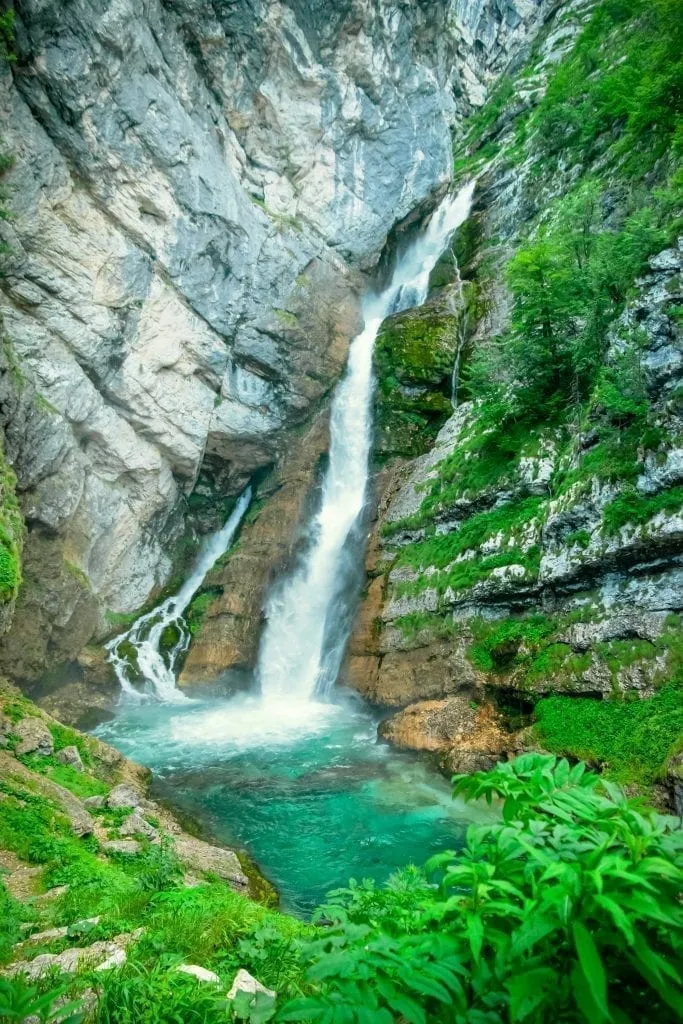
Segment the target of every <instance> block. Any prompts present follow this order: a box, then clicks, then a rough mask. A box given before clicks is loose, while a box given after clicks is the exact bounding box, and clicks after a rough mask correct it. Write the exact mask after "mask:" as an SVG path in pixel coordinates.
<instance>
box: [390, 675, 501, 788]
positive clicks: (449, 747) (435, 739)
mask: <svg viewBox="0 0 683 1024" xmlns="http://www.w3.org/2000/svg"><path fill="white" fill-rule="evenodd" d="M378 732H379V735H380V737H381V738H382V739H384V740H386V741H387V742H389V743H391V744H393V745H394V746H396V747H399V749H402V750H425V751H432V752H434V753H439V754H441V755H442V758H441V762H442V767H443V768H444V769H445V770H447V771H449V772H462V773H471V772H476V771H488V770H489V769H490V768H492V767H493V765H494V764H496V762H497V761H499V760H501V758H502V757H503V758H504V757H505V756H506V754H507V751H508V750H509V749H510V747H511V744H512V743H513V737H512V736H511V735H510V734H509V733H506V732H504V731H503V728H502V725H501V722H500V719H499V715H498V713H497V711H496V710H495V708H494V707H493V705H491V704H489V703H488V702H487V701H482V702H478V701H475V700H473V699H472V698H471V696H470V695H468V694H464V693H459V694H456V695H455V696H453V697H449V698H448V699H446V700H427V701H419V702H418V703H417V704H411V705H410V707H407V708H405V709H404V710H403V711H400V712H398V714H396V715H392V717H391V718H388V719H386V720H385V721H384V722H382V723H381V724H380V727H379V730H378Z"/></svg>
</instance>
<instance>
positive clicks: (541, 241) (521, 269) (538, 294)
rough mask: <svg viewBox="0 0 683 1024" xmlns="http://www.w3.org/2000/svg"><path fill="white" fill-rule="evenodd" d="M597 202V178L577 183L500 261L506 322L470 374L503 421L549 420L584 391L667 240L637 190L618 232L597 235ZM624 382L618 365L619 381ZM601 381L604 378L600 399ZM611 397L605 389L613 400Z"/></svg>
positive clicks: (471, 381) (477, 357) (587, 391)
mask: <svg viewBox="0 0 683 1024" xmlns="http://www.w3.org/2000/svg"><path fill="white" fill-rule="evenodd" d="M599 199H600V195H599V192H598V185H597V183H596V182H595V181H592V180H588V181H586V182H583V183H582V184H580V185H579V186H577V188H576V189H575V190H574V191H573V192H570V193H569V194H568V195H567V196H566V197H565V198H564V199H562V200H560V201H559V202H558V203H556V204H555V207H554V210H552V211H551V216H550V218H549V219H548V221H547V222H546V223H545V224H544V225H543V226H542V228H541V230H540V231H539V236H538V238H536V239H534V240H533V241H530V242H527V243H526V244H523V245H521V246H520V247H519V248H518V249H517V251H516V253H515V255H514V256H513V257H512V259H511V260H510V261H509V263H508V265H507V280H508V286H509V289H510V292H511V295H512V297H513V307H512V313H511V318H510V327H509V329H508V331H507V332H506V334H505V335H503V336H501V337H499V338H496V339H493V340H492V341H491V343H490V344H489V345H488V346H482V347H480V348H479V349H478V350H477V352H476V353H475V355H474V358H473V361H472V364H471V365H470V367H469V370H468V373H469V388H470V391H471V392H472V393H473V394H476V395H479V396H480V397H482V398H483V399H484V400H486V401H488V402H492V403H494V404H495V405H496V407H498V408H500V407H504V409H505V416H504V419H505V420H508V421H509V420H518V419H520V418H528V417H530V416H532V417H533V416H535V417H539V416H540V417H541V418H548V417H550V419H551V420H552V419H555V418H556V417H557V415H558V414H562V413H563V411H565V410H566V409H567V408H569V407H570V406H571V405H572V403H574V404H575V403H576V402H577V401H580V400H582V399H585V398H587V397H588V395H589V394H590V392H591V390H592V388H593V386H594V384H595V380H596V370H597V369H598V368H599V367H600V365H601V361H602V358H603V356H604V351H605V345H606V336H607V328H608V326H609V324H610V323H611V322H612V321H613V320H614V318H615V316H616V315H617V313H618V312H619V311H620V309H621V308H622V305H623V303H624V300H625V299H626V297H627V295H628V292H629V289H630V288H631V287H632V285H633V282H634V281H635V279H636V277H637V276H638V275H639V274H640V273H641V272H642V271H643V270H644V269H645V267H646V261H647V257H648V256H649V255H651V254H652V253H653V252H655V251H657V249H658V248H661V246H662V245H663V244H665V243H666V241H667V237H668V236H667V232H666V230H664V228H663V227H662V215H661V214H660V213H659V212H658V211H657V210H656V209H655V208H653V207H650V206H644V207H639V206H638V205H637V203H638V202H640V201H644V198H641V197H640V196H636V197H634V198H632V200H631V204H632V206H633V210H632V212H631V213H630V214H628V215H627V216H626V217H625V219H624V221H623V225H622V227H621V229H620V230H618V231H615V230H602V231H600V230H599V224H598V221H597V214H596V211H597V210H599ZM612 373H614V371H612ZM626 378H627V374H626V373H625V372H623V371H622V373H621V374H619V380H621V379H626ZM608 384H609V381H607V380H605V381H603V391H602V396H601V397H602V398H603V399H604V398H605V397H606V395H607V389H608ZM616 393H618V389H616V392H615V388H614V386H612V389H611V392H610V396H611V397H615V395H616ZM629 411H633V412H639V411H641V409H640V407H636V408H635V409H632V410H629ZM504 425H505V424H503V426H504Z"/></svg>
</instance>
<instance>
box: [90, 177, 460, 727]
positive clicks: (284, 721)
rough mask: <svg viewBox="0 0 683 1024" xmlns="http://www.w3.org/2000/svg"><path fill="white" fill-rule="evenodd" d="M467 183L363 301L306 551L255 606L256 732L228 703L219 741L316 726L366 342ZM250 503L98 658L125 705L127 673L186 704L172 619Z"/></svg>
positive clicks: (364, 471)
mask: <svg viewBox="0 0 683 1024" xmlns="http://www.w3.org/2000/svg"><path fill="white" fill-rule="evenodd" d="M474 186H475V183H474V182H473V181H472V182H469V183H468V184H467V185H465V186H464V187H463V188H461V189H460V190H459V192H458V193H457V194H455V195H449V196H446V197H445V198H444V199H443V200H442V202H441V203H440V205H439V206H438V208H437V209H436V210H435V212H434V214H433V215H432V217H431V219H430V221H429V223H428V225H427V227H426V229H425V230H424V231H423V232H422V233H421V234H420V235H418V236H417V237H416V238H414V239H413V240H412V241H411V243H410V244H409V245H408V246H407V247H406V249H405V251H403V252H402V253H399V255H398V257H397V260H396V265H395V267H394V270H393V273H392V275H391V279H390V281H389V283H388V284H387V285H386V287H385V288H384V289H383V290H382V291H380V292H370V293H368V294H367V295H366V297H365V299H364V300H363V307H362V312H363V319H364V326H363V330H362V331H361V333H360V334H359V335H357V336H356V338H354V340H353V341H352V342H351V346H350V349H349V359H348V366H347V369H346V373H345V374H344V377H343V378H342V380H341V381H340V383H339V384H338V386H337V389H336V392H335V395H334V399H333V401H332V414H331V420H330V451H329V465H328V467H327V471H326V473H325V476H324V480H323V485H322V493H321V500H320V508H319V510H318V512H317V513H316V514H315V516H314V518H313V522H312V523H311V526H310V543H309V546H308V549H307V551H306V553H305V555H304V556H303V558H302V560H301V562H300V564H299V565H298V566H297V567H296V568H295V570H294V572H293V573H292V574H291V575H290V576H289V577H288V578H286V579H284V580H282V581H280V583H279V584H278V585H276V586H275V587H274V589H273V591H272V592H271V595H270V597H269V599H268V602H267V607H266V626H265V630H264V633H263V636H262V639H261V646H260V651H259V658H258V666H257V673H256V674H257V680H258V684H259V687H260V694H261V700H260V710H259V718H260V721H261V725H259V724H258V723H257V722H255V721H254V720H250V719H252V716H253V715H254V714H255V713H256V712H255V707H254V702H253V700H250V701H247V702H246V703H245V701H244V700H243V701H242V702H241V703H240V704H238V703H237V702H234V705H233V706H232V707H231V713H230V717H231V725H232V728H231V732H232V733H233V735H235V736H237V735H239V739H240V741H241V742H242V743H243V742H245V741H246V742H248V737H249V736H250V735H252V733H253V731H254V730H255V729H256V730H257V731H258V730H261V729H263V730H264V731H263V732H259V733H258V734H259V735H267V734H269V727H268V725H267V723H270V724H271V725H272V726H274V727H275V729H276V731H277V732H278V733H280V732H281V731H282V729H286V728H290V727H294V726H299V725H300V724H301V723H302V722H309V723H310V724H312V723H313V720H314V719H316V717H320V714H319V713H320V710H321V708H320V704H321V701H322V702H324V701H325V698H326V696H328V695H329V691H330V689H331V687H332V686H333V685H334V683H335V681H336V679H337V676H338V674H339V669H340V666H341V661H342V658H343V655H344V649H345V645H346V641H347V639H348V633H349V629H350V624H351V618H352V611H353V607H352V603H351V602H350V601H349V597H350V596H351V597H353V596H355V595H354V593H353V587H352V583H353V580H354V575H355V576H356V577H357V576H358V573H359V567H360V566H361V565H362V558H363V550H362V536H361V531H360V526H361V525H362V512H363V509H364V506H365V503H366V497H367V485H368V475H369V456H370V446H371V443H372V391H373V375H372V353H373V348H374V343H375V338H376V337H377V333H378V331H379V328H380V326H381V324H382V321H383V320H384V319H385V317H387V316H389V315H390V314H392V313H398V312H401V311H403V310H406V309H411V308H412V307H414V306H420V305H422V303H423V302H424V301H425V299H426V298H427V294H428V291H429V278H430V276H431V273H432V270H433V269H434V267H435V265H436V263H437V261H438V259H439V257H440V256H441V254H442V253H443V251H444V249H445V248H446V246H447V244H448V242H449V241H450V239H451V238H452V236H453V234H454V232H455V231H456V230H457V229H458V227H460V225H461V224H463V223H464V221H465V220H466V219H467V217H468V215H469V211H470V207H471V204H472V196H473V193H474ZM461 297H462V286H461ZM458 352H459V346H458ZM457 365H458V356H457V355H456V364H455V366H456V367H457ZM455 372H456V371H455V369H454V373H455ZM454 393H455V385H454ZM250 500H251V489H250V488H247V489H246V490H245V491H244V492H243V493H242V495H241V496H240V498H239V499H238V501H237V504H236V505H235V508H234V510H233V512H232V514H231V516H230V518H229V519H228V521H227V522H226V524H225V526H223V527H222V529H220V530H219V531H218V532H217V533H215V534H214V535H213V536H212V537H210V538H209V540H208V541H207V542H206V543H205V545H204V547H203V548H202V550H201V552H200V555H199V557H198V559H197V561H196V563H195V566H194V568H193V570H192V573H191V574H190V576H189V577H188V579H187V580H186V582H185V583H184V584H183V586H182V587H181V589H180V590H179V591H178V593H177V594H175V595H174V596H173V597H169V598H167V599H166V600H165V601H164V602H163V603H162V604H160V605H159V606H158V607H156V608H154V609H153V610H152V611H150V612H147V613H146V614H145V615H142V616H141V617H140V618H139V619H137V621H136V622H135V623H134V625H133V626H132V627H131V628H130V629H129V630H127V631H126V632H125V633H122V634H120V635H119V636H117V637H115V638H114V639H113V640H112V641H110V643H109V644H108V645H107V651H108V655H109V660H110V661H111V662H112V664H113V666H114V669H115V671H116V675H117V677H118V679H119V682H120V684H121V689H122V691H123V693H124V694H126V695H127V696H130V697H132V698H134V699H135V700H139V699H140V698H141V697H142V696H144V694H141V692H140V690H139V689H138V688H137V687H136V685H135V684H134V679H133V678H132V676H134V675H137V676H139V677H140V676H141V677H142V678H143V679H144V680H145V681H146V682H147V683H148V684H149V685H150V687H151V689H152V691H153V695H154V696H155V697H156V698H157V699H158V700H160V701H170V702H180V701H185V700H186V699H187V698H186V697H185V696H184V694H183V693H182V691H181V690H179V689H178V687H177V686H176V675H175V671H176V666H177V664H178V661H179V659H180V657H181V656H182V654H184V652H185V651H186V650H187V647H188V645H189V642H190V632H189V630H188V628H187V625H186V623H185V620H184V617H183V616H184V612H185V610H186V609H187V607H188V605H189V603H190V601H191V600H192V597H193V596H194V594H195V592H196V591H197V589H198V588H199V586H200V585H201V583H202V580H203V579H204V577H205V575H206V573H207V572H208V571H209V569H210V568H211V566H212V565H213V564H214V562H215V561H216V559H217V558H219V557H220V555H222V554H223V553H224V552H225V551H226V550H227V549H228V547H229V546H230V543H231V541H232V539H233V537H234V535H235V532H236V531H237V529H238V527H239V525H240V523H241V521H242V518H243V516H244V514H245V512H246V509H247V507H248V505H249V502H250ZM354 542H355V543H354ZM168 627H172V628H173V629H174V630H175V631H176V632H177V639H176V640H175V641H174V642H172V643H171V644H170V645H167V646H166V651H165V656H164V654H162V652H161V642H162V636H163V634H164V631H165V630H167V629H168ZM131 648H133V651H132V652H131ZM131 653H133V655H134V662H135V668H134V667H133V666H132V665H131ZM316 711H317V712H318V714H317V715H316ZM323 717H325V716H324V715H323Z"/></svg>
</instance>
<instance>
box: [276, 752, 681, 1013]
mask: <svg viewBox="0 0 683 1024" xmlns="http://www.w3.org/2000/svg"><path fill="white" fill-rule="evenodd" d="M455 794H456V795H458V796H462V797H465V798H466V799H481V798H486V799H487V800H488V801H492V800H493V799H495V800H496V801H498V800H500V801H502V805H501V811H502V814H501V817H500V818H496V820H494V821H492V822H491V823H489V824H485V825H471V826H470V827H469V829H468V831H467V838H466V842H465V846H464V848H463V849H462V850H461V851H460V852H459V853H445V854H440V855H438V856H437V857H435V858H433V859H432V861H431V862H430V863H429V864H428V865H427V869H426V870H427V873H428V875H435V876H436V878H435V882H436V884H435V885H434V887H432V886H427V885H426V884H425V882H426V879H417V880H414V881H413V884H412V885H411V886H409V887H408V888H407V889H406V888H405V887H404V888H402V889H399V890H398V891H397V892H392V891H391V890H390V889H384V890H375V889H374V887H373V886H371V885H368V886H366V887H363V888H362V889H360V890H359V889H358V887H354V888H352V889H350V890H347V891H346V892H343V891H342V892H339V893H337V894H335V895H334V897H333V899H332V900H331V901H330V902H329V903H328V904H327V905H326V906H325V908H324V913H325V916H326V918H327V919H328V921H330V922H331V927H329V928H328V929H326V931H325V933H324V934H323V936H322V937H321V938H319V939H317V940H316V941H315V942H313V943H311V944H309V945H308V946H307V947H306V948H305V953H306V955H307V956H308V957H310V958H311V960H312V961H313V963H312V966H311V967H310V968H309V970H308V972H307V979H308V981H309V983H310V984H311V985H315V986H316V988H317V992H315V993H314V994H312V995H308V996H304V997H303V998H299V999H297V1000H292V1001H291V1002H290V1003H288V1004H286V1005H285V1006H284V1007H283V1009H282V1010H281V1011H280V1012H279V1013H278V1020H282V1021H321V1022H322V1021H330V1022H332V1021H345V1022H347V1021H348V1022H349V1024H366V1022H367V1024H370V1022H372V1024H382V1022H385V1024H391V1022H392V1021H395V1020H397V1019H401V1020H405V1021H408V1022H411V1024H426V1022H427V1021H429V1022H430V1024H432V1022H433V1024H438V1022H440V1021H443V1022H444V1024H445V1022H449V1024H470V1022H477V1024H484V1022H486V1024H512V1022H528V1024H556V1022H559V1021H562V1022H566V1024H574V1022H576V1024H579V1022H589V1024H598V1022H607V1021H610V1020H611V1021H615V1022H616V1021H620V1022H627V1021H633V1022H636V1021H637V1022H640V1021H644V1020H657V1021H658V1022H659V1024H673V1022H674V1021H676V1020H678V1019H679V1017H680V1013H681V1010H682V1009H683V985H682V982H681V977H680V974H679V972H678V969H677V968H678V965H679V964H680V962H681V953H682V952H683V939H682V936H683V928H682V925H683V914H682V911H681V907H680V902H679V893H680V888H681V880H682V877H683V833H682V832H681V831H680V829H677V828H676V827H675V823H673V822H672V821H671V820H668V821H667V820H666V819H662V818H658V817H657V816H656V815H655V814H654V812H651V811H643V810H640V809H638V808H637V807H636V806H635V805H634V804H632V803H630V802H629V801H628V800H627V799H626V798H625V797H624V796H623V794H622V793H621V791H620V790H619V789H617V788H616V787H614V786H612V785H611V784H609V783H605V782H604V781H601V780H600V779H599V778H598V777H597V776H595V775H592V774H591V773H589V772H585V766H584V765H583V764H578V765H576V766H575V767H574V768H572V769H570V767H569V765H568V764H567V762H566V761H557V760H556V759H555V758H554V757H543V756H540V755H535V754H534V755H525V756H523V757H519V758H517V759H516V760H515V761H513V762H511V763H508V764H501V765H498V767H497V768H495V769H494V770H493V771H492V772H488V773H478V774H476V775H473V776H466V777H462V776H461V777H459V778H456V786H455Z"/></svg>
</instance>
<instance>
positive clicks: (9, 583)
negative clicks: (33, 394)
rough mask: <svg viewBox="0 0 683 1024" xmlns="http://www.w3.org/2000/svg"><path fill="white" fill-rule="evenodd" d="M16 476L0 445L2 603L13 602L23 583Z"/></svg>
mask: <svg viewBox="0 0 683 1024" xmlns="http://www.w3.org/2000/svg"><path fill="white" fill-rule="evenodd" d="M15 486H16V477H15V475H14V473H13V471H12V469H11V468H10V466H9V465H8V464H7V462H6V460H5V457H4V454H3V451H2V448H1V447H0V605H2V604H5V603H7V602H8V601H12V600H13V599H14V598H15V597H16V596H17V593H18V591H19V587H20V585H21V547H22V534H23V520H22V516H21V510H20V509H19V503H18V501H17V497H16V493H15Z"/></svg>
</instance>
